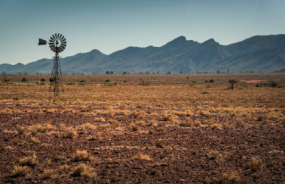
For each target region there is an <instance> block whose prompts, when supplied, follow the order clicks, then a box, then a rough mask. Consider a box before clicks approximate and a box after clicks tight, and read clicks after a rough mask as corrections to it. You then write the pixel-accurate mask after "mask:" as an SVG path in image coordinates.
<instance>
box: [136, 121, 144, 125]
mask: <svg viewBox="0 0 285 184" xmlns="http://www.w3.org/2000/svg"><path fill="white" fill-rule="evenodd" d="M136 125H139V126H145V122H144V121H143V120H140V121H137V122H136Z"/></svg>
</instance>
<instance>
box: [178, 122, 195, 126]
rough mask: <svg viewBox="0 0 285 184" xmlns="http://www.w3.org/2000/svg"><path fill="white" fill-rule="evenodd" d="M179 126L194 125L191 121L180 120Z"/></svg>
mask: <svg viewBox="0 0 285 184" xmlns="http://www.w3.org/2000/svg"><path fill="white" fill-rule="evenodd" d="M180 126H181V127H193V126H194V123H193V122H191V121H184V122H181V123H180Z"/></svg>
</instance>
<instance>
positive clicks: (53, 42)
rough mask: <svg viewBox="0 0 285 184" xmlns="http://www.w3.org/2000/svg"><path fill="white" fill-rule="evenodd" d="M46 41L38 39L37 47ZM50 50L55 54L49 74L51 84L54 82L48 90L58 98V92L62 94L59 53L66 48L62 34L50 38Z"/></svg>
mask: <svg viewBox="0 0 285 184" xmlns="http://www.w3.org/2000/svg"><path fill="white" fill-rule="evenodd" d="M46 43H47V42H46V41H45V40H43V39H39V45H46ZM49 47H50V49H51V50H52V51H53V52H55V57H54V59H53V67H52V73H51V79H52V80H51V82H52V81H53V82H54V85H51V86H50V88H49V91H50V92H52V91H53V92H54V96H58V95H59V93H60V91H61V92H64V89H63V84H62V81H63V80H62V73H61V66H60V59H59V55H58V54H59V53H60V52H62V51H64V49H65V47H66V39H65V38H64V36H63V35H62V34H59V33H56V34H54V35H52V36H51V37H50V40H49Z"/></svg>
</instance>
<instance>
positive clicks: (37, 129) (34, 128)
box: [28, 123, 55, 135]
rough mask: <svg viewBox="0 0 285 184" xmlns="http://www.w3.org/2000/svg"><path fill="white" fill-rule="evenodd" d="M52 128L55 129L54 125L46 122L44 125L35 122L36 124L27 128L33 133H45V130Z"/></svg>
mask: <svg viewBox="0 0 285 184" xmlns="http://www.w3.org/2000/svg"><path fill="white" fill-rule="evenodd" d="M54 129H55V127H54V126H53V125H51V124H49V123H46V124H44V125H41V124H36V125H33V126H30V127H29V128H28V131H29V132H31V133H32V134H33V135H34V134H37V133H47V132H50V131H52V130H54Z"/></svg>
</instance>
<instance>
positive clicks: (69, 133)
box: [60, 130, 77, 139]
mask: <svg viewBox="0 0 285 184" xmlns="http://www.w3.org/2000/svg"><path fill="white" fill-rule="evenodd" d="M60 137H62V138H67V139H74V138H76V137H77V132H76V131H75V130H67V131H65V132H63V133H62V134H61V135H60Z"/></svg>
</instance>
